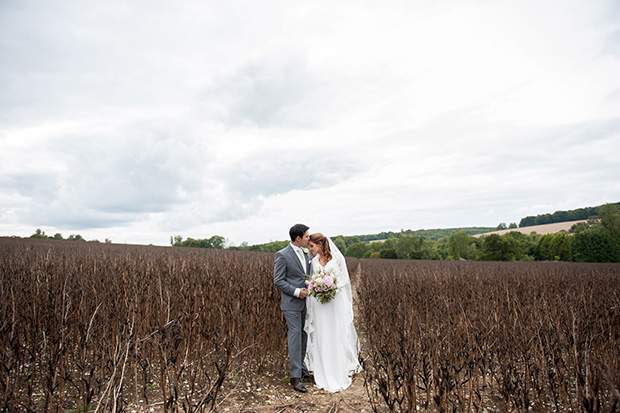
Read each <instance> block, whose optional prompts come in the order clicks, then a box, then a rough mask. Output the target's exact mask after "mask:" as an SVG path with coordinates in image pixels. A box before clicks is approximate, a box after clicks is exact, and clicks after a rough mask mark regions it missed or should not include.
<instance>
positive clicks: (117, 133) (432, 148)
mask: <svg viewBox="0 0 620 413" xmlns="http://www.w3.org/2000/svg"><path fill="white" fill-rule="evenodd" d="M619 154H620V2H618V1H617V0H608V1H606V0H580V1H574V0H536V1H523V0H515V1H491V0H471V1H456V0H440V1H434V0H433V1H431V0H425V1H418V0H407V1H383V0H380V1H379V0H377V1H372V0H369V1H366V0H339V1H323V0H318V1H317V0H313V1H292V0H280V1H279V0H264V1H260V2H256V1H248V0H238V1H237V0H233V1H205V0H199V1H198V0H197V1H194V0H177V1H174V2H171V1H160V0H149V1H140V0H136V1H125V0H123V1H120V0H106V1H105V2H103V1H84V0H56V1H43V0H2V1H0V171H1V174H0V235H18V236H29V235H31V234H32V233H34V231H35V230H36V229H37V228H41V229H42V230H44V231H45V232H46V233H47V234H48V235H53V234H55V233H57V232H60V233H61V234H62V235H63V236H64V237H65V238H66V237H68V236H69V235H70V234H81V235H82V236H83V237H84V238H86V239H88V240H91V239H99V240H101V241H103V240H104V239H105V238H109V239H111V240H112V241H113V242H118V243H137V244H150V243H152V244H156V245H169V242H170V236H171V235H181V236H182V237H183V238H186V237H193V238H208V237H211V236H212V235H214V234H217V235H221V236H224V237H226V238H227V239H228V241H229V243H230V244H235V245H239V244H240V243H241V242H243V241H247V242H249V243H250V244H255V243H263V242H269V241H272V240H284V239H287V237H288V229H289V227H290V226H291V225H292V224H294V223H297V222H302V223H305V224H307V225H309V226H310V227H311V232H314V231H318V232H323V233H325V234H327V235H338V234H345V235H354V234H368V233H377V232H381V231H390V230H391V231H400V230H401V229H423V228H425V229H428V228H450V227H465V226H493V227H494V226H496V225H497V224H499V223H500V222H506V223H510V222H517V223H518V221H519V220H520V219H521V218H522V217H525V216H528V215H536V214H542V213H552V212H554V211H556V210H567V209H574V208H581V207H586V206H596V205H600V204H603V203H606V202H618V201H620V162H619V158H620V155H619Z"/></svg>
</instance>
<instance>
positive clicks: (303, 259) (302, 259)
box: [297, 248, 306, 271]
mask: <svg viewBox="0 0 620 413" xmlns="http://www.w3.org/2000/svg"><path fill="white" fill-rule="evenodd" d="M297 253H298V254H299V256H300V257H301V266H302V267H303V269H304V271H306V259H305V258H304V254H303V253H302V252H301V248H299V249H298V250H297Z"/></svg>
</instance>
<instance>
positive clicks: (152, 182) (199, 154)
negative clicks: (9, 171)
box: [8, 125, 212, 228]
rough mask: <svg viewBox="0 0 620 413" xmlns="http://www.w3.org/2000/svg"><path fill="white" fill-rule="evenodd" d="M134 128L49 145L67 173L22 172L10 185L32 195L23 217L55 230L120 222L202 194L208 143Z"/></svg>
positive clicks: (78, 137) (167, 209)
mask: <svg viewBox="0 0 620 413" xmlns="http://www.w3.org/2000/svg"><path fill="white" fill-rule="evenodd" d="M135 127H136V126H135V125H134V126H132V127H125V128H121V129H120V130H118V131H115V133H114V134H115V135H117V136H116V137H114V138H110V137H109V136H99V135H97V134H90V135H82V136H65V137H63V138H60V139H56V140H54V141H53V143H50V144H49V147H48V148H47V149H48V150H49V151H50V152H49V153H50V155H49V156H50V157H53V158H56V159H57V161H58V162H60V163H62V164H63V165H64V166H65V170H63V171H61V172H50V173H49V174H47V173H46V174H43V173H38V174H22V175H18V176H14V177H12V180H11V181H10V182H8V184H9V185H10V186H12V187H14V188H17V190H18V191H19V192H20V193H21V194H22V195H24V196H29V197H31V198H32V202H31V203H30V204H29V205H28V206H27V210H25V211H23V212H22V215H23V216H24V218H25V219H30V218H33V217H34V218H36V219H41V218H43V217H44V218H45V219H46V221H45V222H44V223H45V225H54V226H57V227H67V226H69V227H76V228H77V227H83V228H96V227H101V226H109V225H119V224H123V223H127V222H131V221H133V220H136V219H138V218H139V217H140V216H141V215H143V214H147V213H157V212H166V211H171V210H173V209H174V208H176V207H177V205H179V204H181V203H183V202H186V201H185V200H184V199H183V195H182V194H183V193H185V194H188V193H189V194H191V193H195V192H196V191H199V189H200V188H201V187H202V179H203V178H202V175H203V170H202V168H203V166H202V165H203V164H204V163H205V162H208V160H209V158H210V156H212V155H210V154H209V153H208V152H207V150H206V146H205V145H204V144H203V143H202V142H194V143H191V142H190V143H188V142H186V140H185V139H183V138H178V137H176V136H175V135H173V134H171V132H168V131H165V130H164V131H162V130H159V129H156V128H155V129H148V128H147V127H145V126H144V125H139V126H137V129H134V128H135ZM139 130H141V132H139ZM185 132H186V131H184V132H183V133H185Z"/></svg>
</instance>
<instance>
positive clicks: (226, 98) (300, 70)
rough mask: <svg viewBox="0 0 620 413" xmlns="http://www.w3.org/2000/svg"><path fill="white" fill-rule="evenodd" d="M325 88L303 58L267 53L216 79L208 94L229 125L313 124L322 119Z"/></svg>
mask: <svg viewBox="0 0 620 413" xmlns="http://www.w3.org/2000/svg"><path fill="white" fill-rule="evenodd" d="M322 87H324V85H323V84H322V83H321V80H320V79H319V76H318V74H314V73H313V72H312V69H311V68H310V67H309V65H308V62H307V61H306V60H304V59H303V58H302V57H297V56H295V55H292V56H286V57H285V58H284V59H278V58H273V59H271V58H269V57H268V56H263V57H262V58H261V60H259V61H255V62H250V63H248V64H246V65H245V66H243V67H241V68H239V69H237V70H236V71H235V72H234V73H231V74H229V75H228V76H226V77H224V78H222V79H218V80H215V85H214V86H212V87H210V88H209V89H207V90H206V91H205V93H204V94H205V99H206V100H207V102H208V103H207V105H209V104H210V106H216V105H217V109H219V112H220V113H219V115H218V119H219V120H221V121H222V122H224V123H225V124H226V125H227V126H229V127H234V126H257V127H260V128H264V127H313V126H316V125H318V124H319V121H320V109H321V106H320V96H321V93H320V91H321V88H322Z"/></svg>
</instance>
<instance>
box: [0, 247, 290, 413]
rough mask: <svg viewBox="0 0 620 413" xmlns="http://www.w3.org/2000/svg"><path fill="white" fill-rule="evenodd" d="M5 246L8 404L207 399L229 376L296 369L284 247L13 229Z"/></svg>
mask: <svg viewBox="0 0 620 413" xmlns="http://www.w3.org/2000/svg"><path fill="white" fill-rule="evenodd" d="M0 251H1V257H0V323H1V325H0V363H1V364H0V368H1V371H0V403H1V405H0V410H2V411H64V410H66V409H72V410H73V411H89V410H98V411H121V410H124V411H127V410H129V411H131V410H142V409H144V408H146V407H151V406H157V407H156V410H171V411H175V410H178V411H200V410H205V411H206V410H209V409H210V408H212V407H214V406H216V402H217V401H218V399H221V397H219V395H218V391H220V390H221V389H222V384H224V381H225V380H226V381H227V383H229V382H230V377H232V380H233V381H234V380H235V377H236V378H238V377H239V375H240V374H242V371H252V372H253V373H255V374H264V372H265V371H270V370H271V371H273V370H276V371H285V370H286V365H285V364H286V363H287V355H286V340H285V335H286V332H285V330H284V322H283V321H282V317H281V311H280V309H279V301H280V298H279V297H280V296H279V292H277V290H275V288H274V287H273V254H268V253H251V252H233V251H218V250H204V249H190V248H166V247H140V246H121V245H106V244H93V243H88V244H87V243H79V242H64V241H47V240H17V239H7V238H1V239H0ZM250 379H251V378H250ZM154 402H158V403H154Z"/></svg>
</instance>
